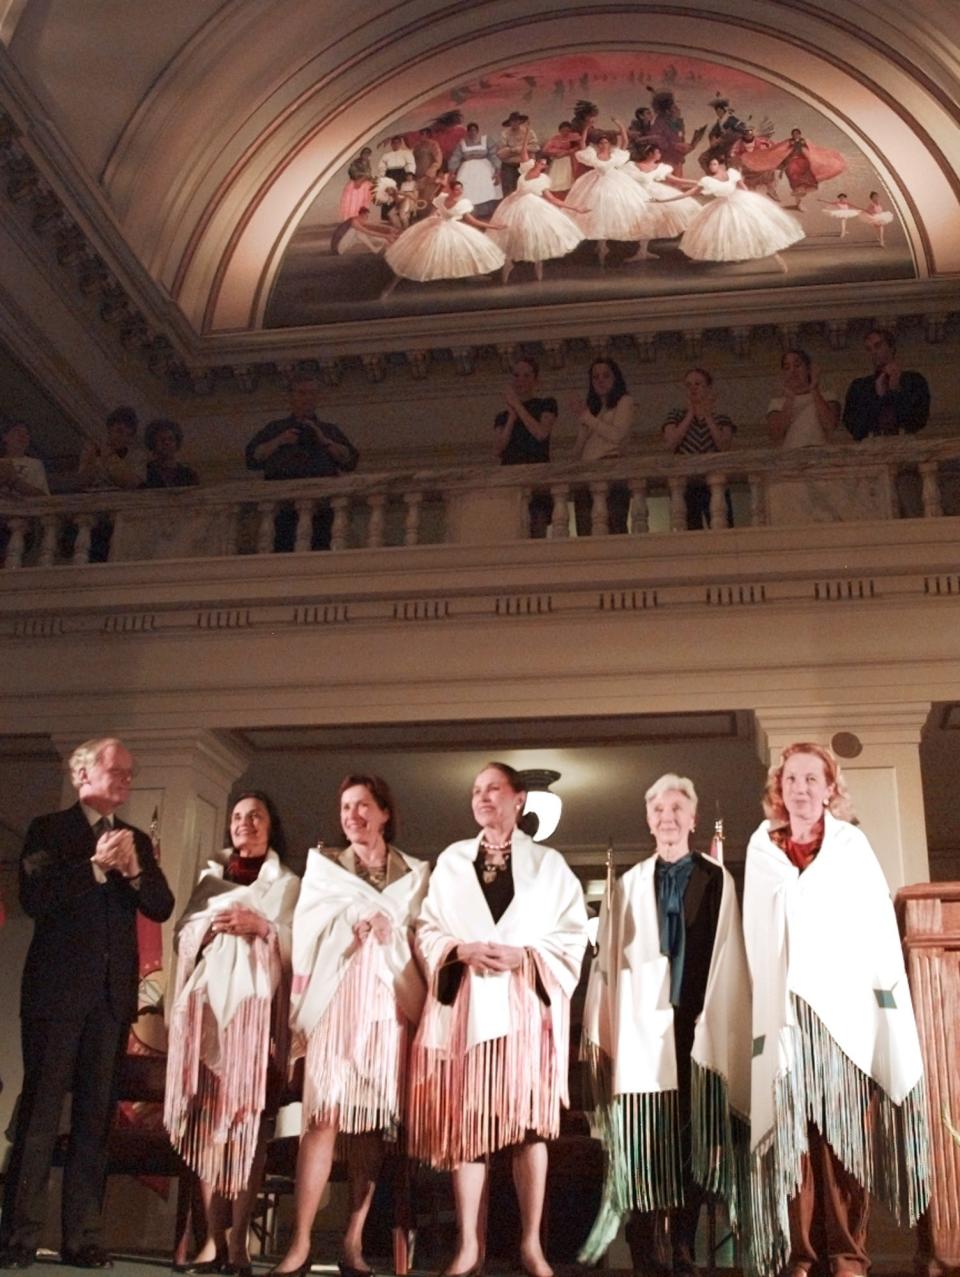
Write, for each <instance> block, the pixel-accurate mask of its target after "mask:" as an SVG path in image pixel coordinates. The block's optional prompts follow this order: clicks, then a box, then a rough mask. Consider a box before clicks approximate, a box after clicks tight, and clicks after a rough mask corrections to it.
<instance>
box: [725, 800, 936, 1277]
mask: <svg viewBox="0 0 960 1277" xmlns="http://www.w3.org/2000/svg"><path fill="white" fill-rule="evenodd" d="M744 933H745V938H746V944H747V956H748V960H749V964H750V971H751V975H752V978H753V1070H752V1108H751V1112H752V1118H753V1129H752V1136H751V1151H752V1158H753V1161H752V1181H753V1182H752V1194H753V1242H754V1249H755V1255H754V1264H755V1267H756V1268H757V1269H758V1271H761V1272H764V1271H769V1270H772V1269H774V1268H776V1267H777V1266H779V1264H780V1263H781V1262H782V1260H783V1257H784V1255H785V1251H786V1246H787V1238H788V1236H789V1224H788V1220H787V1216H786V1203H787V1198H788V1197H790V1196H792V1195H793V1194H794V1193H795V1192H796V1191H797V1188H798V1185H799V1182H800V1173H801V1159H802V1157H803V1155H804V1154H805V1153H806V1152H807V1123H808V1121H812V1122H814V1123H816V1125H817V1126H818V1127H819V1129H820V1131H821V1133H822V1134H823V1136H824V1137H825V1138H826V1139H827V1141H828V1142H829V1143H830V1145H831V1147H832V1148H833V1151H834V1152H835V1153H836V1155H837V1156H838V1157H839V1159H840V1161H841V1162H842V1163H843V1165H844V1166H845V1167H846V1169H847V1170H848V1171H849V1172H850V1173H851V1174H852V1175H854V1176H855V1177H856V1179H857V1180H858V1182H859V1183H860V1184H862V1185H863V1187H864V1188H865V1189H866V1190H867V1191H868V1192H870V1193H873V1194H875V1195H876V1196H878V1197H880V1199H881V1200H882V1201H883V1202H884V1204H885V1205H886V1206H887V1208H888V1209H889V1210H890V1211H892V1212H893V1214H894V1215H896V1216H897V1217H898V1219H899V1220H900V1222H901V1223H902V1225H903V1226H910V1225H912V1224H913V1223H914V1222H915V1221H916V1218H917V1215H918V1214H919V1213H920V1211H921V1210H922V1209H923V1207H924V1204H925V1202H926V1200H927V1196H928V1192H929V1189H928V1151H927V1127H926V1099H925V1091H924V1085H923V1065H922V1061H921V1056H920V1043H919V1040H918V1036H917V1028H916V1023H915V1021H914V1017H913V1004H912V1002H911V999H910V989H909V986H908V984H907V977H906V972H905V970H904V963H903V955H902V951H901V947H900V937H899V935H898V932H897V924H896V919H895V916H894V912H893V906H892V903H891V900H890V892H889V889H888V887H887V883H886V880H885V878H884V876H883V871H882V870H881V868H880V866H879V864H878V863H877V859H876V857H875V856H874V853H873V850H872V849H871V847H870V844H869V843H868V842H867V839H866V838H865V837H864V835H863V834H862V833H861V832H860V830H859V829H857V828H855V827H854V826H853V825H850V824H848V823H847V822H846V821H841V820H836V819H835V818H834V817H833V816H832V815H830V813H829V812H826V813H825V815H824V838H823V844H822V846H821V848H820V851H819V853H818V854H817V856H816V858H815V859H814V861H813V863H812V864H811V865H810V866H809V867H808V868H807V869H806V870H804V872H803V873H802V874H801V873H800V872H799V871H798V870H797V869H796V868H795V867H794V866H793V865H792V864H791V863H790V861H789V859H788V858H787V856H786V853H785V852H783V851H782V850H781V849H780V848H779V847H778V846H777V845H776V843H774V842H773V841H772V840H771V838H770V836H769V823H768V822H767V821H764V822H763V823H762V824H761V825H760V827H759V828H758V829H757V831H756V832H755V833H754V835H753V837H752V838H751V840H750V844H749V847H748V848H747V863H746V879H745V888H744ZM868 1108H870V1109H871V1113H870V1115H869V1117H868V1112H867V1110H868ZM874 1108H875V1110H876V1111H873V1109H874Z"/></svg>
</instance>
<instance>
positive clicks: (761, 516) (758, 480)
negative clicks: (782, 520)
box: [750, 474, 767, 528]
mask: <svg viewBox="0 0 960 1277" xmlns="http://www.w3.org/2000/svg"><path fill="white" fill-rule="evenodd" d="M766 521H767V491H766V479H765V478H764V476H763V475H762V474H752V475H750V526H751V527H752V528H762V527H763V525H764V524H765V523H766Z"/></svg>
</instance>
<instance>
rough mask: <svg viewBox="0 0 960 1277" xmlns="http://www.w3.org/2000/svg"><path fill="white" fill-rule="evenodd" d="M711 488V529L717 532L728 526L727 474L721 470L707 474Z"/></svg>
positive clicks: (708, 484)
mask: <svg viewBox="0 0 960 1277" xmlns="http://www.w3.org/2000/svg"><path fill="white" fill-rule="evenodd" d="M707 486H708V487H709V489H710V530H711V531H712V532H716V531H717V530H718V529H720V528H725V527H726V526H727V476H726V475H725V474H721V473H720V471H719V470H712V471H711V472H710V474H708V475H707Z"/></svg>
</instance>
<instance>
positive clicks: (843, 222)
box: [820, 192, 863, 239]
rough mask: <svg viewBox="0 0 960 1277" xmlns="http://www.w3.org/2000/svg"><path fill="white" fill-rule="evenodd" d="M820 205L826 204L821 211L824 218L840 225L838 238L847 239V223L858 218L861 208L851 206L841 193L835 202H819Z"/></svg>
mask: <svg viewBox="0 0 960 1277" xmlns="http://www.w3.org/2000/svg"><path fill="white" fill-rule="evenodd" d="M820 203H821V204H826V206H827V207H826V208H825V209H824V210H823V212H824V215H825V216H826V217H832V218H834V220H835V221H838V222H839V223H840V238H841V239H846V237H847V223H848V222H851V221H853V219H854V218H856V217H859V216H860V214H861V213H862V212H863V209H862V208H858V207H857V206H856V205H855V204H851V203H850V201H849V199H847V197H846V195H845V194H844V193H843V192H841V193H840V194H839V195H838V196H837V198H836V199H835V200H821V201H820Z"/></svg>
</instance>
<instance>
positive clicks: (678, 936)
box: [656, 855, 693, 1007]
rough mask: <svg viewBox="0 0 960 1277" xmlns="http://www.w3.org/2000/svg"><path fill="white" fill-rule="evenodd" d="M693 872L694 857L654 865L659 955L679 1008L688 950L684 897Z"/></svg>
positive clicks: (672, 996)
mask: <svg viewBox="0 0 960 1277" xmlns="http://www.w3.org/2000/svg"><path fill="white" fill-rule="evenodd" d="M692 873H693V856H691V855H686V856H684V857H683V859H682V860H675V861H674V862H673V864H667V863H666V862H665V861H662V860H661V861H660V863H659V864H658V865H657V874H656V882H657V914H658V916H659V922H660V952H661V953H662V954H663V955H664V957H667V958H669V959H670V1002H671V1005H673V1006H675V1007H676V1006H679V1005H680V988H681V985H682V984H683V960H684V956H685V954H686V947H687V927H686V923H685V921H684V917H683V895H684V892H685V891H686V889H687V883H688V882H689V881H690V875H691V874H692Z"/></svg>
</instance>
